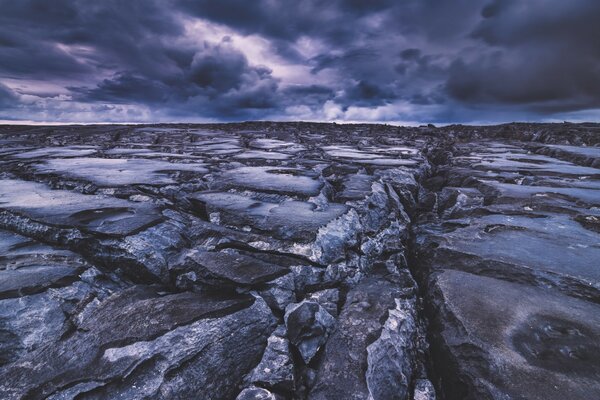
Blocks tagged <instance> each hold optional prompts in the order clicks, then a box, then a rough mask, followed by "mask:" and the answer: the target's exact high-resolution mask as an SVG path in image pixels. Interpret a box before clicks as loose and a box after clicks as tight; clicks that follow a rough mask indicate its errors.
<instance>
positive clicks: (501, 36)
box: [0, 0, 600, 122]
mask: <svg viewBox="0 0 600 400" xmlns="http://www.w3.org/2000/svg"><path fill="white" fill-rule="evenodd" d="M0 9H1V10H2V12H0V111H1V112H2V113H1V114H0V118H8V117H10V116H11V115H12V114H10V113H11V112H13V111H14V110H20V111H22V113H23V115H26V114H30V115H33V116H35V115H36V113H39V114H40V115H43V116H45V118H47V117H48V115H53V113H60V118H62V119H68V118H69V114H68V113H69V112H72V114H71V115H72V117H71V118H72V119H75V120H76V119H77V118H78V116H77V115H78V114H77V113H76V110H77V109H78V108H81V109H83V110H84V111H85V112H86V113H87V114H86V115H88V117H89V116H90V115H91V116H93V115H94V113H98V120H102V119H103V118H105V114H103V113H106V115H108V113H113V114H114V115H113V116H112V117H110V118H116V119H118V118H128V117H129V116H132V115H133V116H136V118H152V115H155V116H157V115H159V116H160V118H162V119H167V120H168V119H172V120H177V119H193V118H209V119H222V120H229V119H246V118H273V119H277V118H291V119H293V118H294V116H295V115H296V114H294V112H301V113H302V114H301V115H302V117H303V118H313V119H324V118H329V115H331V114H327V112H326V109H331V108H332V107H333V109H335V110H339V111H336V112H335V113H334V114H335V115H336V118H341V119H344V118H346V116H345V114H344V113H346V112H347V111H348V112H349V110H352V114H351V115H353V116H354V117H353V118H361V117H360V116H362V115H364V116H365V118H385V119H392V120H393V119H396V120H417V119H418V120H421V121H423V122H426V121H445V122H453V121H456V122H468V121H473V120H479V121H480V120H482V119H488V120H490V121H492V120H501V119H506V118H510V117H511V115H514V118H524V117H525V118H541V117H546V116H552V115H559V114H561V113H565V112H570V111H579V110H586V109H596V108H600V45H599V44H598V40H597V38H598V37H600V24H598V23H597V21H598V19H599V18H600V2H598V1H597V0H572V1H568V2H566V1H565V2H558V1H557V2H549V1H547V0H530V1H527V2H523V1H518V0H492V1H487V0H456V1H452V2H448V1H442V0H405V1H402V2H399V1H394V0H332V1H327V2H324V1H321V0H306V1H300V2H293V1H273V0H257V1H243V0H220V1H209V0H147V1H141V0H132V1H118V0H105V1H101V2H89V1H84V0H55V1H52V2H48V1H45V0H21V1H11V0H0ZM195 23H198V24H201V25H206V24H213V25H214V26H215V27H220V28H219V29H221V28H223V29H222V30H226V31H228V32H231V33H230V34H223V35H215V34H212V35H208V36H206V37H204V35H205V33H204V32H205V31H203V30H199V31H195V30H193V29H191V30H190V26H192V27H193V26H194V24H195ZM215 29H216V28H215ZM213 30H214V29H213ZM217 30H218V29H217ZM228 35H230V36H232V37H229V36H228ZM244 37H254V38H260V39H261V40H264V42H265V43H266V46H267V47H266V49H267V50H265V49H261V50H260V51H262V52H264V51H268V52H270V54H272V56H270V57H267V58H266V59H264V60H263V58H262V57H260V56H257V54H259V53H260V52H258V51H257V50H256V49H254V50H253V49H250V48H247V47H245V46H248V42H244V41H243V40H242V39H243V38H244ZM253 51H254V52H253ZM250 54H253V57H250ZM273 60H280V61H277V62H279V63H281V65H284V66H286V67H285V68H280V66H279V67H278V65H275V64H269V63H272V62H274V61H273ZM263 64H264V65H263ZM290 66H294V68H296V69H295V71H304V72H303V74H304V75H302V74H300V75H294V74H291V73H289V72H286V71H289V70H290ZM286 68H287V69H286ZM282 71H283V72H282ZM295 74H297V72H295ZM57 88H62V90H58V89H57ZM53 90H55V91H56V93H55V94H52V91H53ZM26 95H32V96H34V97H33V98H32V96H29V97H27V96H26ZM24 96H25V97H24ZM35 96H37V97H35ZM135 107H138V108H137V109H135ZM383 108H385V110H386V114H385V116H384V117H381V115H383V114H380V113H370V112H369V110H377V109H383ZM395 109H397V110H398V111H397V112H394V111H393V110H395ZM57 110H58V111H57ZM65 110H66V111H65ZM144 110H146V111H144ZM357 110H358V111H357ZM360 110H362V111H360ZM14 112H16V111H14ZM117 112H118V113H117ZM56 115H58V114H56ZM348 115H350V114H348ZM356 115H358V117H356ZM372 115H375V117H372ZM57 118H58V117H57ZM90 118H91V117H90ZM106 118H108V117H106ZM348 118H350V117H348Z"/></svg>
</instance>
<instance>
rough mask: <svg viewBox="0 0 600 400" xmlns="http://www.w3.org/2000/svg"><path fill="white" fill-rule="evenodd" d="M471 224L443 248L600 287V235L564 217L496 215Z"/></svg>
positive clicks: (442, 240) (446, 238) (444, 239)
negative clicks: (595, 283)
mask: <svg viewBox="0 0 600 400" xmlns="http://www.w3.org/2000/svg"><path fill="white" fill-rule="evenodd" d="M448 222H449V223H451V222H452V220H449V221H448ZM456 222H457V223H460V222H463V223H464V222H466V221H464V220H463V221H461V220H459V221H456ZM468 222H469V223H468V225H467V226H464V227H462V226H460V227H457V228H456V229H455V230H454V231H452V232H448V233H445V234H443V235H440V236H438V239H439V244H440V248H447V249H451V250H453V251H458V252H462V253H465V254H471V255H475V256H477V257H480V258H482V259H486V260H494V261H499V262H506V263H510V264H514V265H520V266H523V267H527V268H531V269H533V270H537V271H549V272H552V273H554V274H559V275H564V276H570V277H574V278H577V279H580V280H582V281H585V282H598V281H600V270H599V269H598V260H600V240H599V238H598V234H597V233H595V232H593V231H591V230H588V229H585V228H583V227H582V226H581V224H579V223H578V222H576V221H574V220H573V219H572V218H570V217H568V216H566V215H537V216H536V215H533V216H527V215H509V216H507V215H499V214H495V215H486V216H482V217H480V218H476V219H471V220H469V221H468ZM440 263H441V264H442V265H443V264H444V260H443V259H442V260H440ZM447 266H450V265H447Z"/></svg>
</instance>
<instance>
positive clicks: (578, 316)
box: [0, 122, 600, 400]
mask: <svg viewBox="0 0 600 400" xmlns="http://www.w3.org/2000/svg"><path fill="white" fill-rule="evenodd" d="M598 132H600V127H598V126H596V125H570V124H569V125H564V124H561V125H526V124H515V125H504V126H500V127H465V126H449V127H445V128H435V127H432V126H428V127H420V128H399V127H393V126H384V125H335V124H312V123H267V122H264V123H258V122H257V123H243V124H227V125H219V124H214V125H165V126H88V127H81V126H78V127H73V126H71V127H18V128H17V127H7V126H5V127H0V277H1V279H0V350H1V351H0V398H2V399H24V398H28V399H46V398H48V399H75V398H76V399H106V398H110V399H112V398H127V399H149V398H151V399H190V398H199V399H235V398H239V399H340V400H341V399H365V400H367V399H376V400H386V399H402V400H404V399H411V400H421V399H430V400H431V399H435V398H440V399H449V400H454V399H507V398H527V399H544V400H551V399H566V398H568V399H590V398H596V397H600V384H599V382H600V345H599V343H600V328H599V327H600V319H599V316H600V305H599V303H600V273H599V272H598V268H597V267H598V265H597V264H598V260H600V170H599V169H598V167H599V166H600V147H597V146H600V136H598Z"/></svg>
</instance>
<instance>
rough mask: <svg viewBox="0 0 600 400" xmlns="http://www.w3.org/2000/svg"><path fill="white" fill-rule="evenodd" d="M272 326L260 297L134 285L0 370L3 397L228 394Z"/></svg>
mask: <svg viewBox="0 0 600 400" xmlns="http://www.w3.org/2000/svg"><path fill="white" fill-rule="evenodd" d="M274 328H275V325H274V318H273V317H272V315H271V312H270V310H269V309H268V307H267V306H266V304H265V303H264V302H263V301H262V300H261V299H256V300H254V299H253V298H252V297H250V296H239V297H234V298H231V297H229V298H220V297H214V296H206V295H200V294H196V293H179V294H165V293H162V292H160V289H159V288H156V287H148V286H134V287H131V288H129V289H127V290H125V291H123V292H121V293H119V294H116V295H114V296H112V297H110V298H109V299H107V300H106V301H105V302H104V303H103V304H102V305H100V306H99V308H98V309H97V311H96V312H95V313H94V314H93V315H91V316H90V317H89V318H87V319H86V320H84V321H83V322H82V323H81V324H80V326H79V329H78V330H77V331H76V332H74V333H73V334H72V335H71V336H68V337H66V338H64V339H62V340H61V341H59V342H57V343H54V344H52V345H49V346H46V347H42V348H40V349H38V350H36V351H34V352H32V353H30V354H29V355H27V356H26V357H24V358H22V359H20V360H19V361H18V362H15V363H13V364H11V365H10V366H8V367H7V368H5V369H4V370H2V371H0V397H1V398H3V399H7V400H10V399H20V398H23V397H27V398H31V399H42V398H46V397H48V396H54V398H72V397H75V396H77V398H82V399H92V398H127V399H134V398H148V397H153V398H159V399H170V398H182V399H183V398H202V399H229V398H232V397H233V396H234V395H235V393H236V387H237V385H239V383H240V382H241V380H242V377H243V375H244V374H245V373H246V372H247V371H248V370H250V368H252V366H254V365H256V363H257V362H258V361H259V359H260V357H261V354H262V352H263V350H264V348H265V345H266V340H267V337H268V336H269V335H270V334H271V332H272V330H273V329H274ZM225 354H226V355H227V357H224V355H225Z"/></svg>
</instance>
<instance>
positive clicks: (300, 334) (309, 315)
mask: <svg viewBox="0 0 600 400" xmlns="http://www.w3.org/2000/svg"><path fill="white" fill-rule="evenodd" d="M285 326H286V328H287V334H288V338H289V340H290V343H292V344H293V345H294V346H295V347H296V349H298V351H299V352H300V355H301V357H302V359H303V360H304V362H305V363H306V364H308V363H309V362H310V360H312V358H313V357H314V356H315V355H316V354H317V352H318V351H319V349H320V348H321V346H323V345H324V344H325V342H327V338H328V337H329V335H330V334H331V333H332V331H333V328H334V327H335V318H334V317H332V316H331V314H329V313H328V312H327V311H326V310H325V308H323V307H322V306H321V305H320V304H319V303H316V302H314V301H308V300H304V301H302V302H301V303H297V304H291V305H289V306H288V307H287V308H286V310H285Z"/></svg>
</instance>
